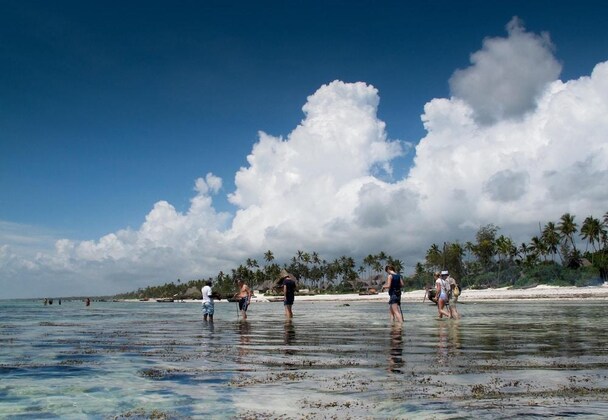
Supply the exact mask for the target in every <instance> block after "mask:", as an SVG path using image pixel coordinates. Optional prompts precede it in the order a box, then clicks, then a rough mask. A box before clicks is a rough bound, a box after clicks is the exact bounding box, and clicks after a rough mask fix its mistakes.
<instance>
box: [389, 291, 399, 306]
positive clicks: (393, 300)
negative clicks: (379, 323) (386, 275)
mask: <svg viewBox="0 0 608 420" xmlns="http://www.w3.org/2000/svg"><path fill="white" fill-rule="evenodd" d="M388 304H389V305H394V304H397V305H401V295H400V294H399V295H390V296H389V299H388Z"/></svg>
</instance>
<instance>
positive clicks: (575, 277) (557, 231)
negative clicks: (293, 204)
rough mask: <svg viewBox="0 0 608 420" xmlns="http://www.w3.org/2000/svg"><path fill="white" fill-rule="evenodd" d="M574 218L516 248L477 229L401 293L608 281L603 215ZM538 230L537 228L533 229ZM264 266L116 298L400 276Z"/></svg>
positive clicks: (343, 285)
mask: <svg viewBox="0 0 608 420" xmlns="http://www.w3.org/2000/svg"><path fill="white" fill-rule="evenodd" d="M574 219H575V217H574V216H572V215H571V214H569V213H566V214H564V215H563V216H562V217H561V218H560V220H559V222H557V223H554V222H548V223H547V224H545V226H544V228H541V229H539V235H538V236H534V237H532V238H531V239H530V242H529V243H522V244H521V245H519V246H516V245H515V244H514V243H513V240H512V239H511V238H509V237H508V236H504V235H502V234H501V235H499V231H500V228H499V227H498V226H495V225H493V224H489V225H486V226H482V227H480V228H479V230H478V231H477V234H476V235H475V241H472V242H467V243H465V244H460V243H458V242H451V243H450V242H444V244H443V246H441V247H440V246H438V245H437V244H432V245H431V247H430V248H429V250H428V251H427V252H426V256H425V261H424V262H420V263H418V264H416V266H415V271H414V274H413V275H412V276H410V277H409V278H407V279H406V289H407V290H415V289H421V288H425V287H427V286H431V285H432V284H433V276H432V273H433V272H434V271H438V270H446V269H447V270H449V271H450V273H451V274H452V276H453V277H454V278H456V279H457V280H458V281H459V282H460V284H461V286H462V287H465V288H466V287H469V288H486V287H504V286H512V287H520V288H523V287H528V286H534V285H537V284H552V285H558V286H587V285H593V284H599V283H601V282H603V281H606V279H607V278H608V212H606V214H604V216H603V220H602V221H600V220H599V219H596V218H594V217H592V216H589V217H587V218H586V219H585V220H584V221H583V223H582V225H581V227H580V230H579V229H578V225H577V223H576V222H575V220H574ZM539 228H540V226H539ZM577 235H578V237H579V238H580V239H581V240H582V241H583V242H584V244H585V250H584V251H581V250H579V249H578V248H577V247H576V238H577ZM263 259H264V262H263V264H260V263H258V261H257V260H256V259H252V258H248V259H247V260H246V261H245V263H244V264H241V265H239V266H238V267H237V268H235V269H232V270H231V273H230V274H226V273H224V272H220V273H219V274H218V275H217V276H216V277H215V278H211V277H210V278H209V279H198V280H190V281H188V282H186V283H182V282H181V280H177V284H176V283H173V282H172V283H166V284H164V285H162V286H150V287H147V288H145V289H139V290H137V291H134V292H130V293H124V294H121V295H117V296H115V297H116V298H121V299H142V298H153V297H187V296H188V294H189V293H188V292H189V290H190V291H192V289H196V290H199V291H200V289H201V288H202V286H203V285H204V283H205V282H206V281H207V280H212V281H213V284H214V286H213V287H214V291H215V292H217V293H220V294H221V295H222V296H223V297H224V298H225V297H230V296H232V295H233V294H234V292H235V290H236V282H237V281H238V279H240V278H242V279H244V280H245V282H247V284H249V285H250V286H251V287H252V288H254V289H256V290H261V291H271V290H272V287H273V284H274V282H275V280H276V279H277V277H278V275H279V272H280V271H281V269H282V268H285V269H286V270H287V271H289V272H290V273H292V274H294V275H295V276H296V277H297V278H298V279H299V284H300V288H308V289H311V290H313V291H315V292H316V293H347V292H357V291H359V290H362V289H369V288H375V289H377V290H379V289H380V288H381V287H382V284H383V283H384V281H385V274H384V266H385V265H386V264H392V265H394V266H395V268H396V269H397V270H398V271H401V270H403V269H404V267H405V266H404V263H403V262H402V261H400V260H398V259H396V258H394V257H392V256H390V255H387V254H385V253H384V252H379V253H378V254H375V255H373V254H370V255H368V256H367V257H365V258H364V259H363V261H362V264H360V265H357V262H356V261H355V260H354V259H353V258H351V257H347V256H342V257H340V258H336V259H334V260H332V261H327V260H325V259H323V258H321V257H320V256H319V254H318V253H317V252H311V253H309V252H305V251H297V253H296V255H295V256H293V257H292V258H291V260H290V261H289V263H288V264H283V265H279V264H277V263H276V262H275V258H274V254H273V252H272V251H270V250H269V251H267V252H265V253H264V255H263Z"/></svg>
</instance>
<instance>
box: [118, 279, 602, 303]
mask: <svg viewBox="0 0 608 420" xmlns="http://www.w3.org/2000/svg"><path fill="white" fill-rule="evenodd" d="M424 294H425V291H424V290H414V291H411V292H405V293H403V295H402V297H401V299H402V301H404V302H422V301H423V299H424ZM555 299H559V300H581V299H593V300H608V283H604V284H603V285H601V286H588V287H574V286H572V287H563V286H546V285H539V286H536V287H533V288H529V289H511V288H507V287H504V288H499V289H479V290H474V289H465V290H463V291H462V294H461V295H460V298H459V299H458V301H459V302H477V301H487V300H555ZM275 300H280V297H272V296H264V295H261V294H257V295H256V296H255V297H254V298H253V299H252V303H272V302H273V301H275ZM125 301H127V302H140V301H139V300H137V299H125ZM296 301H303V302H349V301H350V302H352V301H362V302H365V301H372V302H373V301H388V293H387V292H383V293H378V294H377V295H359V294H341V295H332V294H328V295H322V294H320V295H304V296H296ZM150 302H153V303H157V302H156V299H155V298H154V299H149V300H148V301H144V302H142V303H150ZM175 302H179V303H182V302H183V303H200V302H201V301H200V299H185V300H183V301H182V300H175ZM216 303H219V304H222V303H228V301H227V300H224V299H223V300H219V301H218V300H216Z"/></svg>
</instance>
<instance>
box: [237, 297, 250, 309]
mask: <svg viewBox="0 0 608 420" xmlns="http://www.w3.org/2000/svg"><path fill="white" fill-rule="evenodd" d="M248 307H249V299H247V297H244V298H240V299H239V310H240V311H243V312H247V308H248Z"/></svg>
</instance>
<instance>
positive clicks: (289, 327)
mask: <svg viewBox="0 0 608 420" xmlns="http://www.w3.org/2000/svg"><path fill="white" fill-rule="evenodd" d="M295 339H296V327H295V326H294V325H293V320H292V319H291V318H289V319H286V320H285V324H284V334H283V344H285V354H295V353H296V352H295V351H294V350H293V349H292V348H290V346H291V345H292V343H293V342H294V340H295Z"/></svg>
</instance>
